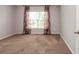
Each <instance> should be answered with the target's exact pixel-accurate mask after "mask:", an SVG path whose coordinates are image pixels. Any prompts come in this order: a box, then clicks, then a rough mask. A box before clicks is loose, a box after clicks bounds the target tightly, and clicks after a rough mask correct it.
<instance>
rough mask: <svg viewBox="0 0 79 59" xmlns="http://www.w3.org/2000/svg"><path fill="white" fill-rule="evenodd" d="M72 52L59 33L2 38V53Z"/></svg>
mask: <svg viewBox="0 0 79 59" xmlns="http://www.w3.org/2000/svg"><path fill="white" fill-rule="evenodd" d="M2 53H3V54H70V53H71V52H70V50H69V49H68V47H67V46H66V44H65V43H64V41H63V40H62V39H61V37H60V36H59V35H14V36H12V37H9V38H6V39H3V40H0V54H2Z"/></svg>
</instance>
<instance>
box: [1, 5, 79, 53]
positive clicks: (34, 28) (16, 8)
mask: <svg viewBox="0 0 79 59" xmlns="http://www.w3.org/2000/svg"><path fill="white" fill-rule="evenodd" d="M76 8H77V7H76V6H75V5H67V6H66V5H4V6H2V5H0V54H73V53H79V51H76V50H78V49H79V48H76V43H75V42H76V38H75V35H76V33H75V32H76V29H75V28H76ZM77 12H78V11H77ZM77 34H78V31H77ZM78 42H79V41H78ZM77 45H78V44H77Z"/></svg>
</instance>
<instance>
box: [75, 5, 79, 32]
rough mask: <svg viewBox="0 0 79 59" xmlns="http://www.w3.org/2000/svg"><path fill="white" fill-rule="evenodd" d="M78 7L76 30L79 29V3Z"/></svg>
mask: <svg viewBox="0 0 79 59" xmlns="http://www.w3.org/2000/svg"><path fill="white" fill-rule="evenodd" d="M76 8H77V9H76V31H79V5H78V6H77V7H76Z"/></svg>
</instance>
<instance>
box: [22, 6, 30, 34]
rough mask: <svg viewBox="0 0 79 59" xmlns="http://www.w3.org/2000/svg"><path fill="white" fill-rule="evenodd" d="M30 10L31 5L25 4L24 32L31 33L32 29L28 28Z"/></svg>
mask: <svg viewBox="0 0 79 59" xmlns="http://www.w3.org/2000/svg"><path fill="white" fill-rule="evenodd" d="M29 10H30V7H29V6H25V8H24V30H23V33H24V34H31V29H29V28H27V25H28V23H27V22H28V16H29V15H28V12H29Z"/></svg>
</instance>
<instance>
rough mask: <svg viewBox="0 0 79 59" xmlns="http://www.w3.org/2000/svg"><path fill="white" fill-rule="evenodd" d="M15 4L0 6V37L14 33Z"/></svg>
mask: <svg viewBox="0 0 79 59" xmlns="http://www.w3.org/2000/svg"><path fill="white" fill-rule="evenodd" d="M15 9H16V8H15V6H0V39H3V38H6V37H8V36H11V35H13V34H15V33H16V28H15V26H16V19H15V13H16V11H15Z"/></svg>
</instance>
